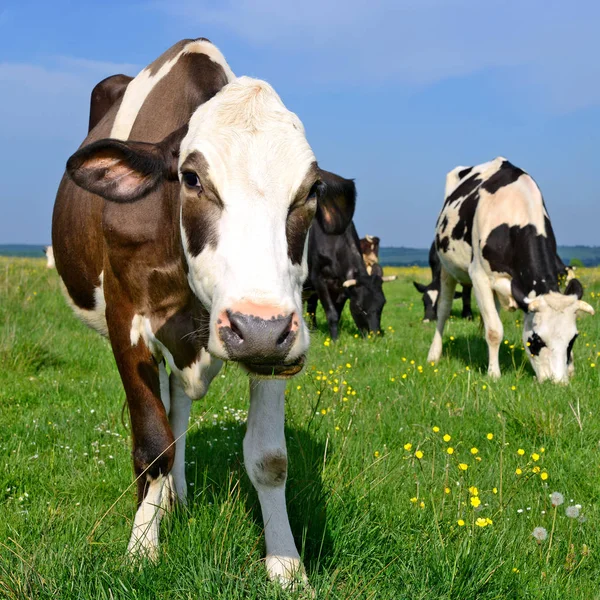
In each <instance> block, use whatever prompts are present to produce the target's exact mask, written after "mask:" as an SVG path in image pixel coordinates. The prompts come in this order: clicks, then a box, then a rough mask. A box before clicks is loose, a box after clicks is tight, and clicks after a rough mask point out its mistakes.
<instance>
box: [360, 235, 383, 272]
mask: <svg viewBox="0 0 600 600" xmlns="http://www.w3.org/2000/svg"><path fill="white" fill-rule="evenodd" d="M379 241H380V240H379V238H378V237H377V236H374V235H366V236H365V237H364V238H361V239H360V251H361V253H362V257H363V260H364V261H365V267H367V273H368V274H369V275H371V272H372V270H373V265H376V264H379Z"/></svg>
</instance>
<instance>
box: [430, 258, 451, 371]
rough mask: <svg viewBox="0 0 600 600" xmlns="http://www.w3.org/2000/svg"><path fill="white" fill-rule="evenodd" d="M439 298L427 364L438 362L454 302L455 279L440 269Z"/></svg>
mask: <svg viewBox="0 0 600 600" xmlns="http://www.w3.org/2000/svg"><path fill="white" fill-rule="evenodd" d="M440 283H441V287H440V296H439V299H438V309H437V323H436V326H435V333H434V334H433V341H432V342H431V346H430V348H429V354H428V355H427V362H438V360H440V358H441V357H442V337H443V335H444V327H445V326H446V321H447V320H448V317H449V316H450V312H451V310H452V301H453V300H454V290H455V289H456V279H454V277H452V275H450V273H448V271H446V269H444V267H442V272H441V274H440Z"/></svg>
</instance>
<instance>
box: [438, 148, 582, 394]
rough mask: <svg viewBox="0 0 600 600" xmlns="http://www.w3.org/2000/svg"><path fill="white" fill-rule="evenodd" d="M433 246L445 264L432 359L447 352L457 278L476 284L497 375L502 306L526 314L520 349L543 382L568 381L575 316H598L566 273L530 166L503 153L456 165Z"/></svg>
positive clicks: (449, 177) (492, 371) (490, 368)
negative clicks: (562, 287)
mask: <svg viewBox="0 0 600 600" xmlns="http://www.w3.org/2000/svg"><path fill="white" fill-rule="evenodd" d="M435 247H436V250H437V252H438V254H439V257H440V261H441V263H442V273H441V289H440V299H439V306H438V321H437V328H436V331H435V335H434V338H433V342H432V344H431V347H430V349H429V356H428V358H427V360H428V361H431V362H434V363H435V362H437V361H438V360H439V359H440V357H441V354H442V335H443V332H444V325H445V324H446V319H447V318H448V315H449V314H450V307H451V304H452V298H453V296H454V288H455V286H456V283H457V282H461V283H463V284H472V285H473V291H474V292H475V299H476V300H477V304H478V306H479V310H480V312H481V316H482V319H483V324H484V328H485V337H486V341H487V345H488V352H489V363H488V364H489V366H488V374H489V375H490V376H491V377H493V378H498V377H499V376H500V365H499V362H498V352H499V348H500V343H501V342H502V337H503V329H502V321H501V320H500V315H499V310H500V307H501V306H502V307H504V308H508V309H509V310H515V309H517V308H519V309H521V310H522V311H523V312H524V319H523V346H524V347H525V349H526V353H527V356H528V357H529V360H530V362H531V365H532V367H533V370H534V371H535V374H536V376H537V379H538V381H544V380H548V379H549V380H551V381H552V382H555V383H561V384H566V383H568V381H569V377H570V376H572V375H573V372H574V364H573V344H574V343H575V340H576V338H577V324H576V317H577V316H578V315H580V314H582V313H589V314H592V315H593V314H594V309H593V308H592V307H591V306H590V305H589V304H588V303H587V302H584V301H583V300H582V299H581V298H582V296H583V287H582V285H581V283H580V282H579V281H578V280H577V279H571V280H570V281H569V282H568V284H567V285H566V288H565V290H564V293H561V292H560V290H559V284H560V283H561V280H563V281H564V280H566V279H567V270H566V268H565V265H564V264H563V262H562V260H561V259H560V258H559V256H558V254H557V249H556V239H555V237H554V232H553V230H552V224H551V223H550V217H549V216H548V212H547V210H546V206H545V203H544V200H543V198H542V194H541V192H540V189H539V188H538V186H537V184H536V183H535V181H534V180H533V178H532V177H531V176H529V175H528V174H527V173H526V172H525V171H523V170H522V169H520V168H519V167H516V166H515V165H513V164H511V163H510V162H509V161H508V160H507V159H505V158H503V157H498V158H496V159H494V160H492V161H490V162H487V163H484V164H481V165H479V166H475V167H456V168H455V169H453V170H452V171H450V173H448V175H447V177H446V191H445V201H444V205H443V207H442V210H441V212H440V215H439V218H438V221H437V225H436V236H435Z"/></svg>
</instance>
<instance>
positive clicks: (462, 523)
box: [456, 519, 465, 527]
mask: <svg viewBox="0 0 600 600" xmlns="http://www.w3.org/2000/svg"><path fill="white" fill-rule="evenodd" d="M456 522H457V523H458V526H459V527H464V526H465V522H464V521H463V520H462V519H459V520H458V521H456Z"/></svg>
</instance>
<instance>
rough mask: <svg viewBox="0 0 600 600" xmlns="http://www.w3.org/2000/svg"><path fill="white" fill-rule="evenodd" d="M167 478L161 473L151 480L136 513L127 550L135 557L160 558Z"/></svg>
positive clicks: (153, 559)
mask: <svg viewBox="0 0 600 600" xmlns="http://www.w3.org/2000/svg"><path fill="white" fill-rule="evenodd" d="M166 480H167V478H166V477H165V476H164V475H159V476H158V477H157V478H156V479H152V480H149V483H148V488H147V490H146V495H145V496H144V499H143V500H142V503H141V504H140V506H139V507H138V509H137V512H136V513H135V520H134V522H133V531H132V532H131V538H130V539H129V545H128V546H127V552H128V553H129V554H130V555H131V556H133V557H145V558H149V559H150V560H152V561H155V560H156V559H157V558H158V532H159V528H160V520H161V518H162V516H163V514H164V510H163V508H162V504H163V491H164V487H165V481H166Z"/></svg>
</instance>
